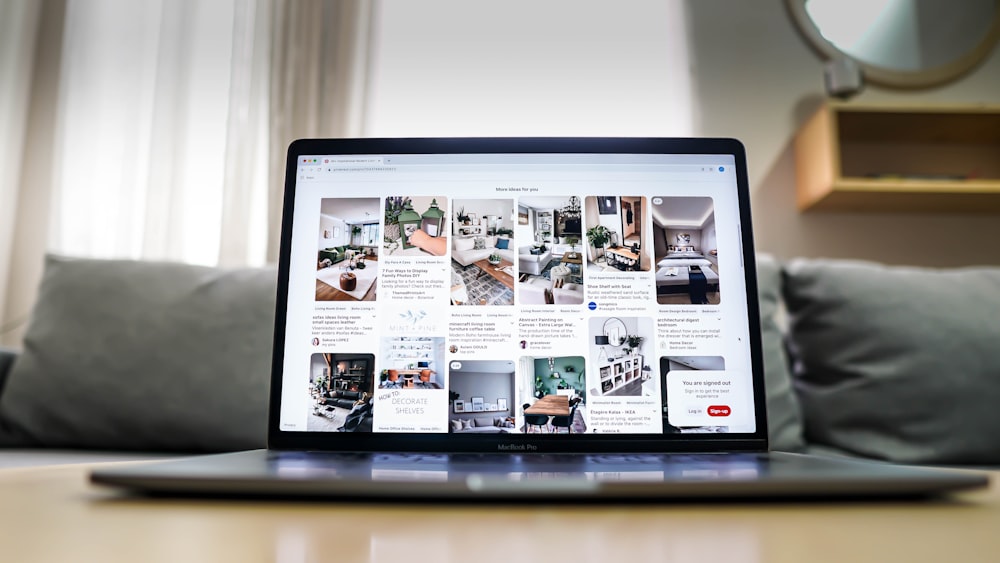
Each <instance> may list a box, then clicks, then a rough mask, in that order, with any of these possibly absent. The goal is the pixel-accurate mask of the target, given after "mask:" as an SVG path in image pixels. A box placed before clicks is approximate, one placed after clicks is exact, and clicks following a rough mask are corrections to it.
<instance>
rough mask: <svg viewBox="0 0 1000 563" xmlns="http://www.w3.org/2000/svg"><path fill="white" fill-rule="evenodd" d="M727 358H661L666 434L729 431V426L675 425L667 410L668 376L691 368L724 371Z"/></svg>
mask: <svg viewBox="0 0 1000 563" xmlns="http://www.w3.org/2000/svg"><path fill="white" fill-rule="evenodd" d="M725 369H726V360H725V359H724V358H723V357H722V356H663V357H662V358H660V377H659V379H660V382H661V385H660V389H662V398H663V432H664V433H666V434H681V433H685V434H687V433H690V434H710V433H713V432H728V431H729V427H728V426H682V427H678V426H674V425H672V424H670V421H669V419H668V416H667V415H668V410H667V404H668V403H667V378H668V377H670V374H671V373H676V372H678V371H690V370H707V371H724V370H725Z"/></svg>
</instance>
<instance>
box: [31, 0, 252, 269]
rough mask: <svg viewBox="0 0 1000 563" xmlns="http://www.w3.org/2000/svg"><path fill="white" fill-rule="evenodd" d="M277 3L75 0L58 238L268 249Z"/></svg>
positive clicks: (188, 255) (184, 248)
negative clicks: (270, 73) (270, 43)
mask: <svg viewBox="0 0 1000 563" xmlns="http://www.w3.org/2000/svg"><path fill="white" fill-rule="evenodd" d="M262 8H263V9H262ZM269 15H270V10H269V9H267V6H266V5H265V4H264V3H263V1H260V2H255V1H254V0H213V1H212V2H199V1H196V0H144V1H133V0H70V1H69V2H68V3H67V7H66V24H65V34H64V38H63V57H62V74H61V80H60V90H59V98H58V99H59V102H58V108H57V126H56V142H55V143H56V146H55V150H54V157H55V158H54V162H55V166H56V179H55V186H54V191H53V199H52V221H51V223H50V233H49V236H50V240H49V247H50V250H53V251H56V252H60V253H65V254H71V255H78V256H92V257H125V258H146V259H165V260H179V261H185V262H191V263H199V264H209V265H211V264H217V263H219V262H220V257H221V258H223V260H222V261H224V262H227V263H262V262H263V261H264V254H263V249H264V245H263V241H264V240H266V232H267V224H266V210H265V209H264V203H263V202H264V201H265V198H266V158H262V157H263V155H264V154H266V153H265V152H264V151H265V150H266V149H264V148H263V147H265V146H266V139H267V121H266V119H265V117H266V113H265V112H264V111H263V108H266V107H267V94H268V89H267V88H266V82H264V83H263V84H262V80H263V81H266V79H267V70H268V69H267V60H268V59H267V55H268V50H267V48H266V46H267V36H266V33H267V30H268V26H267V25H266V24H267V20H266V18H268V17H269ZM262 168H263V169H264V173H263V174H261V173H260V172H261V169H262ZM255 172H256V173H257V174H256V176H255ZM223 228H226V229H228V230H229V232H227V235H226V236H225V237H223V235H222V232H223ZM254 233H261V234H260V235H258V236H257V237H254ZM223 245H224V246H225V247H223Z"/></svg>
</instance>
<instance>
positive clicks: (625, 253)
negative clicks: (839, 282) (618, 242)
mask: <svg viewBox="0 0 1000 563" xmlns="http://www.w3.org/2000/svg"><path fill="white" fill-rule="evenodd" d="M606 252H611V253H613V254H617V255H619V256H622V257H625V258H630V259H632V260H638V259H639V255H638V254H636V253H634V252H632V251H631V250H629V249H627V248H625V247H624V246H619V247H618V248H608V249H607V250H606Z"/></svg>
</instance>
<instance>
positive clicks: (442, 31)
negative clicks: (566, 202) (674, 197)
mask: <svg viewBox="0 0 1000 563" xmlns="http://www.w3.org/2000/svg"><path fill="white" fill-rule="evenodd" d="M682 12H683V2H682V1H681V0H666V1H664V0H619V1H617V2H613V3H612V2H606V1H603V0H546V1H544V2H538V1H535V0H507V1H505V2H469V1H467V0H420V1H419V2H414V1H412V0H381V2H380V3H379V4H378V9H377V11H376V16H375V26H376V27H375V28H376V30H377V31H376V32H375V39H374V42H373V50H374V61H373V66H372V71H371V75H370V80H371V83H370V85H369V90H370V96H369V105H368V108H367V110H368V113H367V117H366V121H365V127H364V131H365V134H367V135H369V136H419V135H426V136H445V135H456V136H461V135H469V136H489V135H590V136H593V135H686V134H690V131H691V123H692V114H691V106H690V98H691V90H690V82H689V80H688V79H687V78H686V77H687V64H686V54H685V51H686V49H687V46H686V43H685V41H684V36H683V33H681V32H680V30H681V28H682V27H683V21H684V20H683V16H682V15H680V14H682ZM672 52H673V53H679V54H680V56H679V57H676V59H674V60H675V61H676V62H668V58H667V57H666V54H667V53H672ZM679 76H680V77H681V78H680V79H679V78H678V77H679ZM665 100H672V101H671V103H664V101H665Z"/></svg>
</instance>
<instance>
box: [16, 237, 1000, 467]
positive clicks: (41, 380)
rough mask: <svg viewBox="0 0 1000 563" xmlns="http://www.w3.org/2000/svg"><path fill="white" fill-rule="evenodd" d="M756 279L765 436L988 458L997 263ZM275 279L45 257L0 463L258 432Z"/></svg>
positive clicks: (929, 459) (866, 267)
mask: <svg viewBox="0 0 1000 563" xmlns="http://www.w3.org/2000/svg"><path fill="white" fill-rule="evenodd" d="M758 281H759V294H760V306H761V316H762V319H761V326H762V342H763V351H764V362H765V385H766V390H767V402H768V414H769V417H768V433H769V436H770V439H771V445H772V448H773V449H777V450H786V451H806V452H812V453H821V454H827V455H849V456H859V457H867V458H875V459H885V460H891V461H897V462H906V463H919V464H940V465H978V466H997V465H1000V438H998V436H1000V409H997V408H996V405H997V404H1000V346H998V345H997V343H998V342H1000V322H997V321H996V319H995V317H996V314H995V311H998V310H1000V268H996V267H993V268H986V267H984V268H964V269H953V270H934V269H923V268H906V267H889V266H884V265H880V264H874V263H866V262H855V261H845V260H811V259H796V260H790V261H787V262H779V261H777V260H774V259H773V258H770V257H768V256H760V257H759V262H758ZM274 290H275V271H274V270H273V269H271V268H262V269H257V268H239V269H216V268H205V267H200V266H187V265H179V264H167V263H149V262H131V261H123V260H110V261H108V260H73V259H67V258H60V257H54V256H53V257H49V258H48V259H47V260H46V267H45V273H44V276H43V280H42V283H41V287H40V294H39V299H38V302H37V304H36V306H35V308H34V311H33V314H32V319H31V321H30V324H29V325H28V328H27V333H26V336H25V341H24V349H23V350H21V351H11V350H4V351H2V352H0V467H2V466H11V465H35V464H43V463H65V462H69V461H91V460H108V459H141V458H148V457H163V456H165V455H179V454H183V453H188V452H210V451H226V450H237V449H250V448H260V447H264V444H265V435H266V433H265V428H266V419H267V392H268V391H267V390H268V379H269V370H270V346H271V331H272V322H273V311H274V309H273V308H274ZM724 291H725V286H724V285H723V292H724ZM722 298H723V299H725V294H724V293H723V295H722ZM305 399H306V398H305V397H304V400H305Z"/></svg>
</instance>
